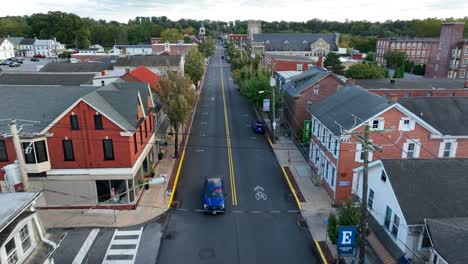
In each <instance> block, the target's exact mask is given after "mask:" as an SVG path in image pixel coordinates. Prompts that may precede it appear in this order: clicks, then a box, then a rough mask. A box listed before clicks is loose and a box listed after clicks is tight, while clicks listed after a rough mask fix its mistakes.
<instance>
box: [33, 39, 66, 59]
mask: <svg viewBox="0 0 468 264" xmlns="http://www.w3.org/2000/svg"><path fill="white" fill-rule="evenodd" d="M32 47H33V50H34V55H43V56H46V57H57V56H58V55H59V54H60V53H62V52H63V51H65V45H63V44H61V43H60V42H58V41H57V40H56V39H55V38H54V39H36V40H35V41H34V44H33V45H32Z"/></svg>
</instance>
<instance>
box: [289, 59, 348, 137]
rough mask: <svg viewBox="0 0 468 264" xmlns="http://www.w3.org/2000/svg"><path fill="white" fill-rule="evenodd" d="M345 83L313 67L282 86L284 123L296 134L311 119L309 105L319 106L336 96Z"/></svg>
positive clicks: (337, 77) (323, 70) (327, 72)
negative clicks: (325, 100)
mask: <svg viewBox="0 0 468 264" xmlns="http://www.w3.org/2000/svg"><path fill="white" fill-rule="evenodd" d="M343 84H344V81H343V80H342V79H341V78H340V77H339V76H337V75H336V74H333V73H332V72H329V71H327V70H325V69H322V68H317V67H313V68H310V69H308V70H306V71H304V72H303V73H301V74H299V75H296V76H294V77H291V78H290V79H288V80H286V83H285V84H282V85H281V90H282V91H284V96H283V98H284V102H285V104H284V106H285V107H284V108H283V110H284V121H286V123H287V124H288V126H289V128H291V129H292V130H293V131H294V132H297V131H298V130H299V129H302V128H303V124H304V121H305V120H306V119H309V117H310V116H309V114H308V113H307V105H308V104H313V105H315V104H318V103H319V102H321V101H322V100H324V99H325V98H327V97H329V96H330V95H332V94H334V93H335V92H336V91H337V90H338V89H339V88H340V87H342V86H343Z"/></svg>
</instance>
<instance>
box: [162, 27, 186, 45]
mask: <svg viewBox="0 0 468 264" xmlns="http://www.w3.org/2000/svg"><path fill="white" fill-rule="evenodd" d="M161 38H162V40H161V41H162V42H166V41H167V42H170V43H177V42H178V41H179V40H184V35H182V33H180V31H179V30H177V29H175V28H169V29H166V30H164V31H163V32H162V33H161Z"/></svg>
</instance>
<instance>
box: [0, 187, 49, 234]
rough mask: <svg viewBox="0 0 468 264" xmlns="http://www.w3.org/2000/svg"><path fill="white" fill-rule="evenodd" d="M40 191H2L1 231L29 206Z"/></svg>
mask: <svg viewBox="0 0 468 264" xmlns="http://www.w3.org/2000/svg"><path fill="white" fill-rule="evenodd" d="M39 195H40V193H37V192H11V193H0V204H1V205H2V206H0V232H2V231H3V229H5V228H6V227H7V226H8V224H9V223H10V222H11V221H13V220H14V219H15V218H16V217H17V216H18V215H19V214H20V213H21V212H22V211H23V210H24V209H26V207H28V206H29V205H30V204H31V203H32V202H33V201H34V200H35V199H36V198H37V197H39Z"/></svg>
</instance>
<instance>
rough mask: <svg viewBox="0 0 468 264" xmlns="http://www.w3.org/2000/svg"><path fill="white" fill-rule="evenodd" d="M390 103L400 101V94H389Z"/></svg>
mask: <svg viewBox="0 0 468 264" xmlns="http://www.w3.org/2000/svg"><path fill="white" fill-rule="evenodd" d="M388 101H389V102H396V101H398V94H389V95H388Z"/></svg>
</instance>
